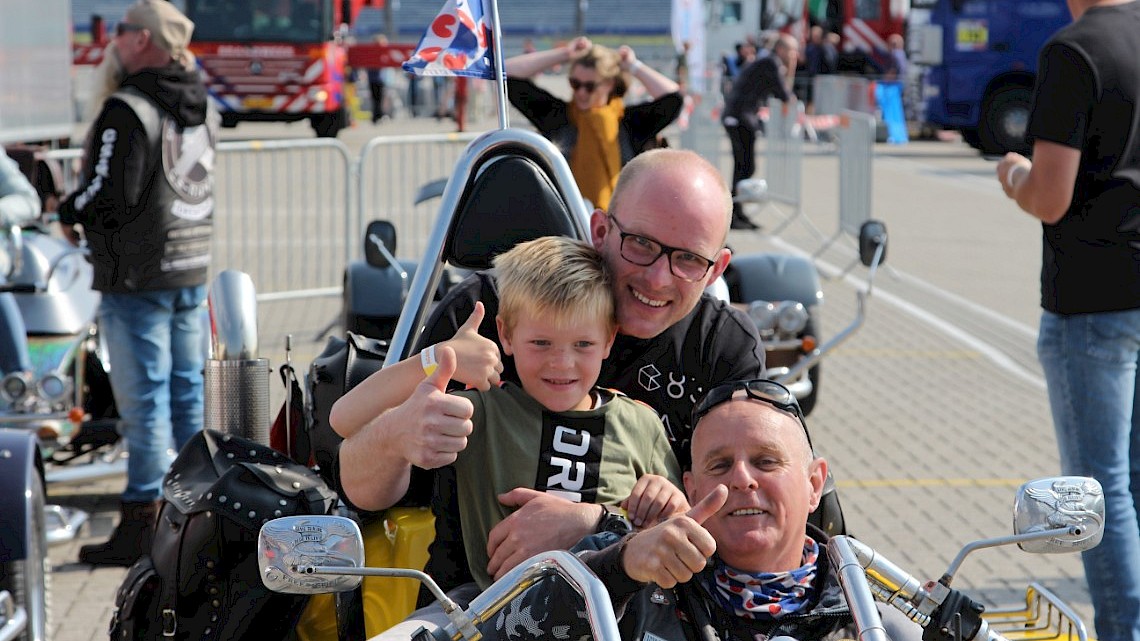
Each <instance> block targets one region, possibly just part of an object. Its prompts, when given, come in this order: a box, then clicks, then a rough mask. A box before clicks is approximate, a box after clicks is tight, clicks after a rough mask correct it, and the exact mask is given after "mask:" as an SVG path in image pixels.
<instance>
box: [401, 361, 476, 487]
mask: <svg viewBox="0 0 1140 641" xmlns="http://www.w3.org/2000/svg"><path fill="white" fill-rule="evenodd" d="M435 356H436V359H437V362H438V366H437V367H436V369H435V371H434V372H432V373H431V375H430V376H428V377H427V378H425V379H424V380H423V382H422V383H420V384H419V385H417V386H416V391H415V392H414V393H412V396H411V398H409V399H408V400H407V402H405V403H403V404H402V405H400V407H399V410H400V412H401V414H402V415H403V416H405V417H415V418H416V419H417V420H408V421H402V423H403V425H404V426H405V428H406V429H405V430H404V432H405V433H404V437H403V438H401V439H399V441H397V442H402V443H404V444H405V447H404V458H405V459H406V460H407V461H408V462H409V463H411V464H412V465H415V466H417V467H421V468H424V469H427V470H430V469H434V468H437V467H443V466H445V465H450V464H452V463H454V462H455V458H456V456H457V455H458V454H459V452H462V451H463V449H464V448H466V447H467V436H468V435H469V434H471V415H472V413H473V412H474V407H473V406H472V405H471V401H470V400H468V399H466V398H463V397H462V396H455V395H452V394H448V393H447V383H448V381H450V380H451V378H452V375H454V373H455V352H454V351H452V349H451V348H450V347H448V346H446V345H439V346H437V347H436V350H435Z"/></svg>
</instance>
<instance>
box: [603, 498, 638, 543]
mask: <svg viewBox="0 0 1140 641" xmlns="http://www.w3.org/2000/svg"><path fill="white" fill-rule="evenodd" d="M594 531H595V532H598V533H601V532H613V533H614V534H618V535H621V536H624V535H626V534H629V533H630V532H632V531H633V524H632V523H630V522H629V519H627V518H625V515H624V514H622V512H621V510H619V509H618V508H616V507H613V506H612V505H603V506H602V517H601V518H600V519H598V527H597V528H595V529H594Z"/></svg>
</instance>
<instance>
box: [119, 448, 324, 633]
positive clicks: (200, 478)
mask: <svg viewBox="0 0 1140 641" xmlns="http://www.w3.org/2000/svg"><path fill="white" fill-rule="evenodd" d="M163 499H164V501H163V505H162V509H161V511H160V512H159V515H158V523H157V524H156V526H155V535H154V543H153V545H152V547H151V550H150V554H148V555H144V556H143V557H142V558H141V559H140V560H139V561H138V562H137V563H136V564H135V565H134V566H132V567H131V568H130V570H129V571H128V572H127V575H126V577H125V579H124V581H123V583H122V585H121V586H120V588H119V592H118V594H117V596H116V599H115V610H114V614H113V616H112V619H111V630H110V633H111V634H110V638H111V639H112V640H113V641H114V640H116V639H124V640H127V639H129V640H132V641H133V640H139V639H175V640H178V639H195V640H199V639H201V640H206V641H209V640H212V639H220V640H225V641H229V640H231V639H242V638H245V637H247V636H248V637H250V638H257V639H259V640H260V639H266V640H276V639H284V638H286V636H287V635H288V634H289V633H290V632H291V631H292V629H293V627H294V626H295V625H296V622H297V619H298V617H299V616H300V614H301V611H302V609H303V608H304V607H305V602H306V600H307V598H308V597H306V596H304V595H287V594H277V593H275V592H271V591H269V589H268V588H266V587H265V586H264V585H263V584H262V582H261V577H260V573H259V570H258V565H257V534H258V530H259V529H260V528H261V525H262V524H263V523H265V522H267V521H269V520H270V519H274V518H277V517H279V516H293V515H298V514H329V513H331V512H332V511H333V509H334V508H335V506H336V494H335V492H333V491H332V490H331V489H329V487H328V486H327V485H326V484H325V482H324V481H323V480H321V478H320V477H318V476H317V475H316V474H315V473H314V472H313V471H312V470H310V469H309V468H307V467H305V466H303V465H298V464H296V463H294V462H293V461H291V460H289V458H288V457H286V456H285V455H284V454H281V453H280V452H277V451H276V450H273V449H270V448H268V447H265V446H263V445H260V444H258V443H255V442H253V441H250V440H248V439H244V438H240V437H237V436H231V435H226V434H222V433H220V432H216V431H213V430H205V431H203V432H201V433H199V434H198V435H196V436H195V437H194V438H193V439H191V440H190V442H188V443H187V444H186V446H185V447H184V448H183V449H182V451H181V452H180V453H179V454H178V458H177V459H175V461H174V463H173V464H172V465H171V468H170V471H169V472H167V474H166V477H165V479H164V482H163Z"/></svg>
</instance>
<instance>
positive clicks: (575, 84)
mask: <svg viewBox="0 0 1140 641" xmlns="http://www.w3.org/2000/svg"><path fill="white" fill-rule="evenodd" d="M598 84H599V83H597V82H594V81H593V80H585V81H583V80H578V79H577V78H571V79H570V89H572V90H574V91H578V90H579V89H585V90H586V93H594V90H595V89H597V88H598Z"/></svg>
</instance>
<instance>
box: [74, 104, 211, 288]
mask: <svg viewBox="0 0 1140 641" xmlns="http://www.w3.org/2000/svg"><path fill="white" fill-rule="evenodd" d="M110 99H111V100H119V101H120V102H122V103H123V104H125V105H126V106H128V107H129V108H130V109H131V111H133V112H134V113H135V115H136V116H137V117H138V119H139V121H140V122H141V123H142V125H143V129H144V131H145V132H146V139H147V169H146V172H147V173H148V174H149V178H147V179H146V181H145V182H146V185H147V187H146V188H145V189H144V190H143V192H142V197H141V199H140V201H139V203H138V204H136V205H135V206H134V207H132V208H131V209H133V210H134V211H130V212H127V215H126V216H124V220H125V221H126V222H124V224H123V225H122V226H121V227H120V228H118V229H115V230H110V229H108V230H105V232H104V233H88V235H87V239H88V243H89V245H90V246H91V253H92V256H93V257H94V258H95V260H94V265H95V276H94V283H93V287H94V288H95V289H97V290H100V291H110V292H123V293H127V292H137V291H148V290H157V289H174V288H179V287H192V286H197V285H203V284H205V283H206V277H207V270H208V268H209V264H210V240H211V235H212V232H213V223H214V184H213V167H214V148H215V145H216V141H217V126H218V123H217V116H216V114H215V113H214V112H212V111H211V112H210V115H209V116H208V117H207V119H206V123H205V124H202V125H196V126H193V127H187V128H181V127H179V126H178V124H177V123H176V122H175V121H174V119H173V118H171V117H170V116H169V115H167V114H165V113H163V112H162V111H161V110H160V109H159V108H158V107H157V106H156V105H155V104H154V103H153V102H151V100H150V99H149V98H147V97H146V94H144V93H142V92H141V91H138V90H136V89H134V88H132V87H125V88H123V89H120V90H119V91H117V92H115V94H113V95H112V96H111V98H110Z"/></svg>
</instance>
